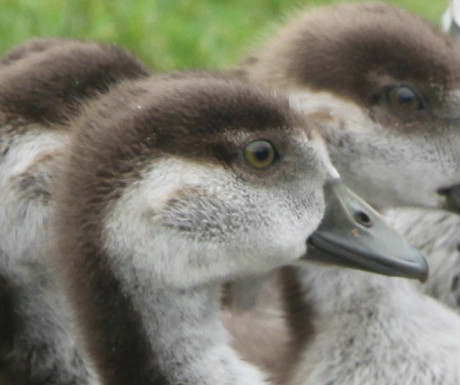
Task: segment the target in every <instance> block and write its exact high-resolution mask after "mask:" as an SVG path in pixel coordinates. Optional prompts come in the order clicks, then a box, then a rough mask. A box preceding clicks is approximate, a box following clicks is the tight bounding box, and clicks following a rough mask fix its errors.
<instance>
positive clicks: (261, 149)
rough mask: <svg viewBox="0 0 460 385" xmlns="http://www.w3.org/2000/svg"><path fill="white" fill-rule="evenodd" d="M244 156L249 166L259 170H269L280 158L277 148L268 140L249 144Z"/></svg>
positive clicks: (245, 148)
mask: <svg viewBox="0 0 460 385" xmlns="http://www.w3.org/2000/svg"><path fill="white" fill-rule="evenodd" d="M243 155H244V160H245V161H246V163H247V164H249V165H250V166H251V167H254V168H258V169H263V168H267V167H268V166H270V165H272V164H273V163H274V162H275V161H276V160H277V158H278V155H277V153H276V150H275V147H273V145H272V144H271V143H270V142H268V141H266V140H256V141H254V142H251V143H249V144H247V145H246V146H245V147H244V150H243Z"/></svg>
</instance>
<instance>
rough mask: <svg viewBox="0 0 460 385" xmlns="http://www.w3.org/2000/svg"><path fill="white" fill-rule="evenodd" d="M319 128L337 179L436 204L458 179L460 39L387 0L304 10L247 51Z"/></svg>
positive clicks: (375, 197)
mask: <svg viewBox="0 0 460 385" xmlns="http://www.w3.org/2000/svg"><path fill="white" fill-rule="evenodd" d="M242 68H243V69H244V70H245V71H247V73H248V74H249V77H250V78H252V79H255V80H257V81H260V82H263V83H264V84H267V83H270V84H272V85H274V86H278V87H280V88H283V89H285V90H287V91H288V92H289V93H290V95H291V99H292V101H293V103H294V104H295V105H297V108H298V109H299V110H301V111H303V112H304V113H305V114H307V115H310V119H313V118H314V117H315V116H317V117H320V118H322V119H323V122H324V119H327V120H329V122H328V123H327V124H322V125H323V131H322V132H323V134H324V136H325V138H326V140H327V142H328V150H329V152H330V155H331V159H332V160H333V163H334V165H335V166H336V167H337V168H338V170H339V172H340V174H341V175H342V177H343V179H344V181H345V182H346V183H347V184H349V185H350V186H352V188H353V189H354V190H356V191H357V192H358V193H359V194H360V195H361V196H363V197H364V198H365V199H367V200H369V201H370V202H371V203H374V204H376V205H378V206H380V207H385V206H394V205H417V206H423V207H439V206H441V205H442V204H443V203H444V197H443V196H442V194H439V192H444V191H446V190H448V189H449V188H450V187H451V186H453V185H456V184H458V183H459V182H460V167H459V163H460V131H459V128H460V71H459V68H460V46H459V45H458V43H457V42H456V41H454V40H452V39H451V38H450V37H448V36H447V35H445V34H444V33H442V32H441V31H440V30H438V29H437V28H436V27H434V26H432V25H431V24H429V23H428V22H426V21H424V20H422V19H421V18H420V17H418V16H416V15H412V14H410V13H409V12H406V11H404V10H401V9H398V8H395V7H392V6H389V5H386V4H377V3H375V4H373V3H370V4H363V3H361V4H358V3H357V4H342V5H338V6H333V7H324V8H321V9H318V10H314V11H311V12H307V13H305V14H303V15H301V16H300V17H299V18H297V19H296V20H294V21H293V22H292V23H291V24H289V25H288V26H287V27H286V28H284V29H281V30H280V31H279V33H278V34H277V35H276V36H275V37H274V38H273V39H272V40H270V41H269V42H268V43H267V44H265V45H264V46H263V47H262V48H261V49H259V50H258V51H256V52H255V53H254V55H252V56H251V57H249V58H248V59H247V60H246V61H245V63H243V66H242Z"/></svg>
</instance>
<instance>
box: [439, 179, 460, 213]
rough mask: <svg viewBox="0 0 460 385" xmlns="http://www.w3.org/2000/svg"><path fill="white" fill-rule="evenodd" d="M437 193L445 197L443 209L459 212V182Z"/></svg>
mask: <svg viewBox="0 0 460 385" xmlns="http://www.w3.org/2000/svg"><path fill="white" fill-rule="evenodd" d="M439 193H440V194H441V195H444V196H445V198H446V202H445V204H444V207H443V209H444V210H448V211H452V212H454V213H457V214H460V184H458V185H455V186H452V187H448V188H445V189H442V190H440V191H439Z"/></svg>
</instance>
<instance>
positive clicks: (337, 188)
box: [303, 179, 428, 281]
mask: <svg viewBox="0 0 460 385" xmlns="http://www.w3.org/2000/svg"><path fill="white" fill-rule="evenodd" d="M324 193H325V199H326V213H325V216H324V218H323V221H322V222H321V224H320V225H319V227H318V229H317V230H316V231H315V232H314V233H313V234H312V235H311V236H310V238H309V239H308V241H307V244H308V250H307V255H306V256H305V257H304V258H303V259H305V260H314V261H318V262H324V263H331V264H335V265H340V266H345V267H349V268H353V269H359V270H366V271H370V272H375V273H379V274H384V275H390V276H399V277H408V278H416V279H419V280H421V281H424V280H426V278H427V277H428V264H427V262H426V260H425V258H424V257H423V255H422V254H421V253H420V252H419V251H418V250H417V249H415V248H414V247H412V246H411V245H410V244H409V243H408V242H407V241H406V240H405V239H404V238H402V237H401V236H400V235H399V234H398V233H396V231H394V230H393V229H391V228H390V227H389V226H388V225H387V224H385V222H384V221H383V219H382V217H381V216H380V214H378V213H377V212H376V211H375V210H374V209H372V208H371V207H370V206H369V205H368V204H367V203H366V202H364V201H363V200H362V199H361V198H359V197H358V196H357V195H356V194H354V193H353V192H352V191H351V190H349V189H348V188H347V187H346V186H345V185H344V184H343V183H342V182H341V181H340V180H338V179H334V180H331V181H329V182H327V183H326V185H325V187H324Z"/></svg>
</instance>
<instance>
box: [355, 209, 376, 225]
mask: <svg viewBox="0 0 460 385" xmlns="http://www.w3.org/2000/svg"><path fill="white" fill-rule="evenodd" d="M354 217H355V221H356V222H358V223H359V224H360V225H362V226H365V227H371V226H372V219H371V217H370V216H369V215H368V214H367V213H365V212H364V211H356V212H355V214H354Z"/></svg>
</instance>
